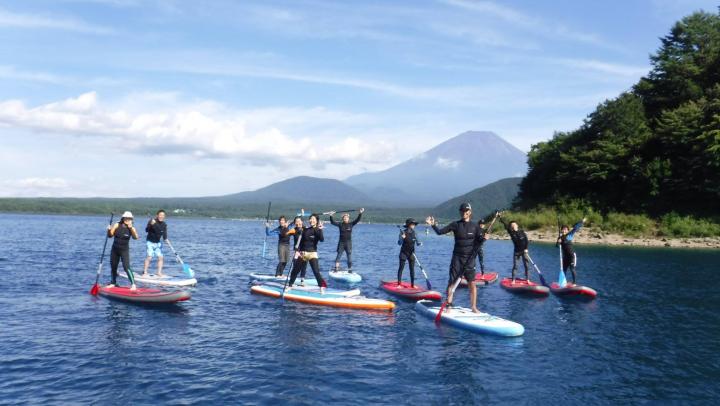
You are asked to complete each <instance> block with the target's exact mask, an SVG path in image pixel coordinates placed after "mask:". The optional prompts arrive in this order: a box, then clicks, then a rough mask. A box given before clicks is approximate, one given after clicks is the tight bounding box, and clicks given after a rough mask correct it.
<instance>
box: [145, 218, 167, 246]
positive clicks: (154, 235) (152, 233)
mask: <svg viewBox="0 0 720 406" xmlns="http://www.w3.org/2000/svg"><path fill="white" fill-rule="evenodd" d="M145 232H146V233H147V240H148V241H150V242H154V243H159V242H160V241H163V240H167V239H168V234H167V223H165V222H164V221H158V220H157V219H155V224H152V220H150V221H148V223H147V226H145Z"/></svg>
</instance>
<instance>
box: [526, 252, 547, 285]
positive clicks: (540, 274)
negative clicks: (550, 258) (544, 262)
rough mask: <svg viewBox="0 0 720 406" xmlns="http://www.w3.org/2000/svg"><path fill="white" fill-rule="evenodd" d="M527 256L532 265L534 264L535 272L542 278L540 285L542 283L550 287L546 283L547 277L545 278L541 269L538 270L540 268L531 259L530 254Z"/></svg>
mask: <svg viewBox="0 0 720 406" xmlns="http://www.w3.org/2000/svg"><path fill="white" fill-rule="evenodd" d="M525 255H527V258H528V259H529V260H530V263H531V264H532V266H533V267H534V268H535V271H537V273H538V275H539V276H540V283H542V284H543V286H548V284H547V282H545V277H544V276H543V274H542V272H540V268H538V266H537V265H535V261H533V260H532V258H530V254H525ZM548 287H549V286H548Z"/></svg>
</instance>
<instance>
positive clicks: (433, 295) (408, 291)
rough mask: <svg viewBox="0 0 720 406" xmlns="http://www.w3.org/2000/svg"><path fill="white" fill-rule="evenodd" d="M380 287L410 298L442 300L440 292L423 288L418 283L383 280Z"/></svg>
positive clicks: (396, 294)
mask: <svg viewBox="0 0 720 406" xmlns="http://www.w3.org/2000/svg"><path fill="white" fill-rule="evenodd" d="M380 287H381V288H382V290H384V291H385V292H388V293H390V294H391V295H395V296H399V297H402V298H404V299H410V300H423V299H424V300H438V301H439V300H440V299H441V296H440V293H439V292H436V291H434V290H427V289H423V288H421V287H420V286H418V285H415V287H412V286H410V283H409V282H402V283H401V284H399V285H398V283H397V281H382V282H380Z"/></svg>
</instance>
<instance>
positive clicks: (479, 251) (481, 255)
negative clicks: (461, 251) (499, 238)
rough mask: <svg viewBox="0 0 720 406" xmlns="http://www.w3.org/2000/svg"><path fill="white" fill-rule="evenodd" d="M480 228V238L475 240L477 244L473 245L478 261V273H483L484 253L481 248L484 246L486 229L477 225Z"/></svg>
mask: <svg viewBox="0 0 720 406" xmlns="http://www.w3.org/2000/svg"><path fill="white" fill-rule="evenodd" d="M478 228H479V229H480V230H482V238H480V239H479V240H478V242H477V246H476V247H475V250H476V251H477V257H478V262H479V263H480V275H484V274H485V253H484V252H483V251H484V250H483V248H484V246H485V241H487V229H484V228H482V227H478Z"/></svg>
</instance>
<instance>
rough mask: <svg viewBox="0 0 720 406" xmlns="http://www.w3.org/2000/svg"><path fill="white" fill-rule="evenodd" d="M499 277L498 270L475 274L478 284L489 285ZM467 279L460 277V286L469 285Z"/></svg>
mask: <svg viewBox="0 0 720 406" xmlns="http://www.w3.org/2000/svg"><path fill="white" fill-rule="evenodd" d="M497 279H498V273H497V272H485V273H484V274H482V275H481V274H479V273H476V274H475V284H476V285H489V284H491V283H493V282H495V281H496V280H497ZM467 285H468V283H467V280H466V279H465V278H462V279H460V285H459V286H467Z"/></svg>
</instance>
